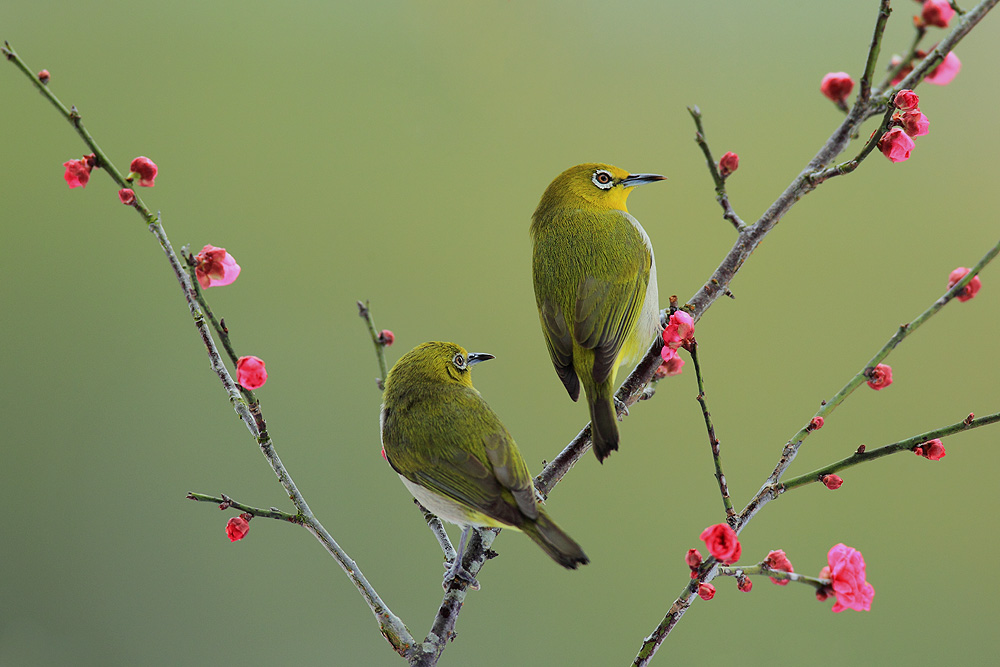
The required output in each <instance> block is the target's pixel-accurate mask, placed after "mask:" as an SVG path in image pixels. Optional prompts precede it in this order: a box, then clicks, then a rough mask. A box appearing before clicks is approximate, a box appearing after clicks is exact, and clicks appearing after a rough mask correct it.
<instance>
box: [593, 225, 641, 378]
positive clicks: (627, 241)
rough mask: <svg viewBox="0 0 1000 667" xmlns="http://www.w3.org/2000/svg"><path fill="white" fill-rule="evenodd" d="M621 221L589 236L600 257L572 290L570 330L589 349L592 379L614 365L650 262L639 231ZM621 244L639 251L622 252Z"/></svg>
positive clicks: (631, 325)
mask: <svg viewBox="0 0 1000 667" xmlns="http://www.w3.org/2000/svg"><path fill="white" fill-rule="evenodd" d="M622 222H624V223H625V224H624V225H622V224H619V225H617V226H616V227H615V228H614V231H613V233H611V234H608V235H607V236H604V235H602V236H601V238H598V239H595V246H594V249H593V253H594V255H595V256H599V257H602V258H603V260H604V261H601V262H593V266H591V267H589V269H590V270H589V271H587V273H585V274H584V275H583V276H582V277H581V278H580V282H579V284H578V287H577V293H576V309H575V313H574V323H573V324H574V329H573V333H574V337H575V338H576V342H577V343H578V344H579V345H580V346H581V347H585V348H588V349H592V350H593V351H594V368H593V370H592V377H593V379H594V382H597V383H598V384H600V383H602V382H604V381H605V380H607V378H608V376H609V375H610V373H611V371H612V369H614V367H615V366H616V365H617V363H618V354H619V352H621V348H622V344H623V343H624V342H625V339H626V337H628V335H629V333H630V332H631V331H632V329H633V328H634V327H635V323H636V320H637V319H638V317H639V313H640V312H641V311H642V305H643V302H644V301H645V298H646V288H647V286H648V285H649V272H650V267H651V266H652V262H653V256H652V253H650V251H649V248H648V247H647V246H646V243H645V240H644V239H643V238H642V237H641V235H640V234H639V231H638V230H637V229H636V228H635V227H634V226H633V225H632V224H629V223H628V221H627V220H622ZM625 248H641V250H640V251H639V252H632V253H626V252H623V249H625ZM602 308H603V309H604V311H605V312H604V313H602V312H601V310H602Z"/></svg>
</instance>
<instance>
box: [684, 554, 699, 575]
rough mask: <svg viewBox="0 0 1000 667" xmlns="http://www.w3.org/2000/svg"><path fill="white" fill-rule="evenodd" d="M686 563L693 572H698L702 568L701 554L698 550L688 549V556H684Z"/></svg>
mask: <svg viewBox="0 0 1000 667" xmlns="http://www.w3.org/2000/svg"><path fill="white" fill-rule="evenodd" d="M684 562H685V563H687V566H688V567H689V568H691V569H692V570H697V569H698V568H699V567H701V553H700V552H699V551H698V550H697V549H688V552H687V554H686V555H685V556H684Z"/></svg>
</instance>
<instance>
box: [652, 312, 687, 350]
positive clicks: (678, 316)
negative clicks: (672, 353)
mask: <svg viewBox="0 0 1000 667" xmlns="http://www.w3.org/2000/svg"><path fill="white" fill-rule="evenodd" d="M692 340H694V318H693V317H691V313H689V312H687V311H686V310H678V311H675V312H674V314H673V315H671V316H670V320H668V322H667V326H666V328H665V329H664V330H663V342H664V343H666V347H667V348H670V349H672V350H676V349H677V348H679V347H683V346H684V345H685V344H686V343H690V342H691V341H692ZM664 349H666V348H664ZM660 356H661V357H663V360H664V361H669V358H668V356H667V355H664V354H663V353H662V352H661V353H660Z"/></svg>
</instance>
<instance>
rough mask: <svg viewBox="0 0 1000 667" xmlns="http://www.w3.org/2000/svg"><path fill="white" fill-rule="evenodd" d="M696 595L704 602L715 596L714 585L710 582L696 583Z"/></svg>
mask: <svg viewBox="0 0 1000 667" xmlns="http://www.w3.org/2000/svg"><path fill="white" fill-rule="evenodd" d="M698 597H700V598H701V599H702V600H705V601H706V602H707V601H708V600H711V599H712V598H714V597H715V586H713V585H712V584H704V583H702V584H698Z"/></svg>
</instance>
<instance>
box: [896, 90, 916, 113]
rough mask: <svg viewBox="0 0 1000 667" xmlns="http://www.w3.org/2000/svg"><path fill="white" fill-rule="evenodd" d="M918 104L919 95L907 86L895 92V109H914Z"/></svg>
mask: <svg viewBox="0 0 1000 667" xmlns="http://www.w3.org/2000/svg"><path fill="white" fill-rule="evenodd" d="M918 104H920V97H918V96H917V94H916V93H915V92H913V91H912V90H910V89H908V88H907V89H904V90H901V91H899V92H898V93H896V99H895V105H896V108H897V109H900V110H901V111H907V110H908V109H916V108H917V105H918Z"/></svg>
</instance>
